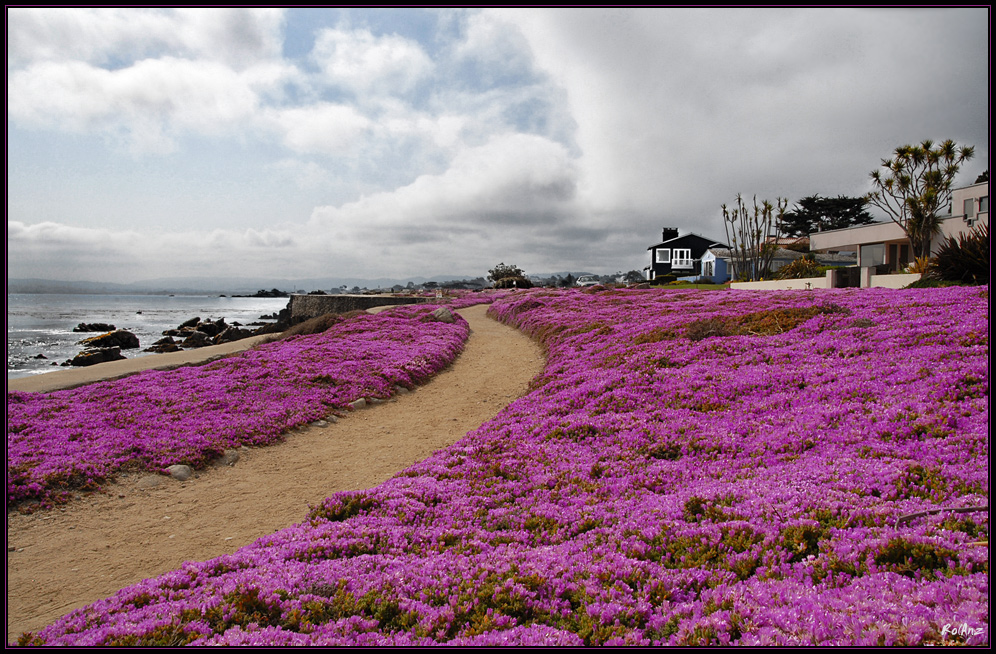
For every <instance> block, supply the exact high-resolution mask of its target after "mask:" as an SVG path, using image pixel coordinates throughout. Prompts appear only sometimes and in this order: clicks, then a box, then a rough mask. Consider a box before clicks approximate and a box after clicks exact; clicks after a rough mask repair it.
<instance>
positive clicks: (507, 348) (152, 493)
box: [7, 305, 544, 642]
mask: <svg viewBox="0 0 996 654" xmlns="http://www.w3.org/2000/svg"><path fill="white" fill-rule="evenodd" d="M486 311H487V306H486V305H477V306H473V307H469V308H465V309H461V310H460V311H459V313H460V314H461V315H462V316H463V317H464V318H465V319H466V320H467V322H468V323H469V324H470V328H471V334H470V338H469V339H468V341H467V344H466V346H465V349H464V351H463V352H462V353H461V354H460V356H459V357H457V360H456V361H455V362H454V364H453V365H451V366H450V367H449V368H447V369H446V370H444V371H443V372H441V373H440V374H439V375H437V376H436V377H435V378H434V379H432V380H431V381H430V382H429V383H428V384H426V385H424V386H421V387H419V388H418V389H417V390H416V391H415V392H413V393H410V394H405V395H400V396H398V397H396V398H393V399H392V400H390V401H389V402H386V403H385V404H382V405H378V406H374V407H371V408H367V409H362V410H360V411H357V412H356V413H353V414H351V415H349V416H347V417H346V418H344V419H342V420H340V421H339V422H338V423H335V424H329V425H328V426H327V427H321V428H319V427H307V428H305V429H301V430H297V431H295V432H293V433H291V434H289V435H288V437H287V440H286V441H285V442H284V443H281V444H279V445H275V446H270V447H265V448H253V449H251V450H249V451H248V452H246V453H244V454H243V456H242V458H241V459H240V460H239V461H238V462H237V463H236V464H235V465H234V466H230V467H214V468H211V469H209V470H206V471H201V472H200V474H199V475H197V476H195V477H194V478H191V479H190V480H188V481H185V482H176V481H173V480H171V479H169V478H166V477H162V479H161V480H160V483H159V484H158V485H157V486H153V487H150V488H143V487H142V486H143V485H144V484H145V483H147V476H146V475H141V474H133V475H130V476H126V477H124V478H122V479H121V481H120V483H116V484H113V485H110V486H108V487H106V488H105V492H103V493H96V494H92V495H89V496H86V497H84V498H83V499H80V500H76V501H74V502H72V503H71V504H69V505H67V506H64V507H59V508H56V509H54V510H50V511H42V512H38V513H35V514H32V515H20V514H14V513H9V514H8V516H7V642H15V641H16V640H17V637H18V636H19V635H20V634H21V633H23V632H25V631H37V630H39V629H41V628H42V627H44V626H46V625H48V624H51V623H52V622H54V621H55V620H56V619H57V618H59V617H60V616H62V615H64V614H66V613H68V612H69V611H71V610H73V609H76V608H79V607H82V606H85V605H87V604H90V603H92V602H94V601H97V600H99V599H102V598H104V597H108V596H111V595H113V594H115V593H116V592H117V591H118V590H120V589H121V588H124V587H127V586H130V585H132V584H135V583H137V582H139V581H141V580H143V579H147V578H149V577H155V576H158V575H160V574H162V573H165V572H168V571H170V570H175V569H177V568H179V567H180V566H181V564H182V563H183V562H184V561H191V560H195V561H201V560H206V559H210V558H213V557H216V556H221V555H222V554H228V553H231V552H234V551H235V550H237V549H239V548H240V547H243V546H245V545H248V544H249V543H251V542H253V541H254V540H256V539H257V538H260V537H262V536H265V535H266V534H269V533H272V532H274V531H278V530H280V529H283V528H284V527H287V526H289V525H292V524H295V523H297V522H300V521H302V520H304V518H305V515H306V513H307V510H308V506H309V505H315V504H318V503H319V502H320V501H321V500H323V499H324V498H326V497H328V496H329V495H331V494H333V493H336V492H339V491H345V490H359V489H364V488H370V487H372V486H376V485H377V484H379V483H381V482H383V481H385V480H387V479H389V478H390V477H392V476H393V475H394V474H396V473H397V472H399V471H401V470H403V469H404V468H406V467H408V466H410V465H412V464H413V463H416V462H418V461H421V460H422V459H424V458H426V457H427V456H429V455H430V454H431V453H432V452H434V451H436V450H438V449H440V448H443V447H447V446H448V445H451V444H452V443H455V442H456V441H458V440H460V439H461V438H462V437H463V436H464V435H465V434H466V433H467V432H468V431H471V430H473V429H476V428H477V427H478V426H480V425H481V424H482V423H483V422H485V421H487V420H489V419H490V418H492V417H494V415H495V414H497V413H498V412H499V411H500V410H501V409H502V408H503V407H505V406H506V405H507V404H508V403H509V402H511V401H512V400H514V399H516V398H518V397H520V396H522V395H523V394H524V393H525V392H526V389H527V387H528V384H529V381H530V380H531V379H532V378H533V377H534V376H536V375H537V374H539V373H540V371H541V370H542V367H543V364H544V359H543V355H542V352H541V350H540V348H539V346H537V345H536V344H535V343H534V342H533V341H531V340H530V339H529V338H528V337H526V336H524V335H523V334H521V333H520V332H518V331H516V330H515V329H512V328H511V327H506V326H504V325H502V324H500V323H498V322H496V321H494V320H492V319H490V318H488V317H487V316H486V315H485V314H486ZM145 358H146V359H149V360H150V361H149V367H151V365H152V363H153V361H154V359H155V358H154V357H145ZM143 479H144V480H146V481H143V484H139V482H140V481H142V480H143Z"/></svg>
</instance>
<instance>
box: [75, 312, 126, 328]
mask: <svg viewBox="0 0 996 654" xmlns="http://www.w3.org/2000/svg"><path fill="white" fill-rule="evenodd" d="M139 313H141V312H139ZM115 329H117V328H116V327H115V326H114V325H108V324H107V323H104V322H90V323H86V322H81V323H80V324H78V325H76V326H75V327H73V331H74V332H113V331H114V330H115Z"/></svg>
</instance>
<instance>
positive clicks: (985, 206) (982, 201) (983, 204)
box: [979, 195, 989, 213]
mask: <svg viewBox="0 0 996 654" xmlns="http://www.w3.org/2000/svg"><path fill="white" fill-rule="evenodd" d="M979 213H989V196H988V195H983V196H982V197H981V198H979Z"/></svg>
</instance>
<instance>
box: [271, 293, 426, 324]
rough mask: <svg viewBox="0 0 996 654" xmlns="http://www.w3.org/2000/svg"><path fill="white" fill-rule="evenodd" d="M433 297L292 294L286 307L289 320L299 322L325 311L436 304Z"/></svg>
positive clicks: (325, 312)
mask: <svg viewBox="0 0 996 654" xmlns="http://www.w3.org/2000/svg"><path fill="white" fill-rule="evenodd" d="M438 302H439V299H438V298H435V297H412V296H407V297H406V296H396V295H298V294H292V295H291V296H290V301H289V302H288V303H287V308H288V309H289V310H290V316H291V320H293V321H294V322H299V321H301V320H307V319H309V318H316V317H318V316H323V315H325V314H327V313H346V312H348V311H366V310H367V309H373V308H374V307H384V306H394V305H399V304H428V303H433V304H436V303H438Z"/></svg>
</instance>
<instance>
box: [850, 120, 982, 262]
mask: <svg viewBox="0 0 996 654" xmlns="http://www.w3.org/2000/svg"><path fill="white" fill-rule="evenodd" d="M974 156H975V148H973V147H972V146H962V147H958V145H957V144H955V142H954V141H952V140H950V139H948V140H947V141H944V142H943V143H941V144H939V145H937V146H936V147H935V146H934V142H933V141H931V140H929V139H928V140H925V141H923V142H921V143H920V144H919V145H902V146H900V147H898V148H896V149H895V151H894V153H893V157H892V158H891V159H883V160H882V166H881V167H882V168H884V169H885V171H884V172H883V171H880V170H874V171H872V173H871V179H872V184H873V185H874V186H875V188H876V189H877V190H875V191H872V192H871V193H869V194H868V195H867V196H866V198H867V199H868V202H869V203H871V204H872V205H874V206H876V207H878V208H879V209H881V210H882V211H884V212H885V213H887V214H888V215H889V217H890V218H891V219H892V220H893V222H895V223H896V224H897V225H899V226H900V227H902V229H903V231H904V232H906V236H907V238H909V240H910V244H911V245H912V247H913V252H914V255H915V256H930V241H931V238H932V237H933V236H934V234H937V233H938V232H939V231H940V228H941V219H940V217H939V216H938V213H937V212H938V211H939V210H940V208H941V207H944V206H947V204H948V203H949V202H950V201H951V190H952V187H953V185H954V178H955V175H957V174H958V170H959V169H960V168H961V164H962V163H963V162H965V161H968V160H969V159H971V158H972V157H974Z"/></svg>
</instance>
